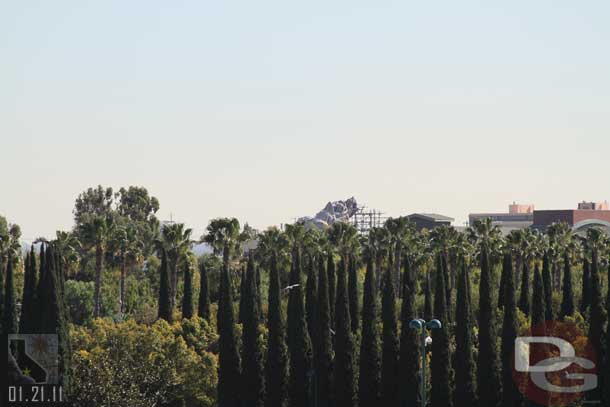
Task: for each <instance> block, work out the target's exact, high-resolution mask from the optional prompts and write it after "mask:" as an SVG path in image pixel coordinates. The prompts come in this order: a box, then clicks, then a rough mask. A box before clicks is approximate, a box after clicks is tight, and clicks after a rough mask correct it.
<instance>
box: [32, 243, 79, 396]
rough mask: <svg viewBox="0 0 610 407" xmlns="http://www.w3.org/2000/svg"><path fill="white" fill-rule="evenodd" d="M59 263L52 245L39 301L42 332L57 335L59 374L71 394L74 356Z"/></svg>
mask: <svg viewBox="0 0 610 407" xmlns="http://www.w3.org/2000/svg"><path fill="white" fill-rule="evenodd" d="M58 265H59V261H58V259H57V256H56V252H55V250H54V247H53V245H52V244H50V245H49V246H48V247H47V250H46V253H45V274H44V280H43V281H42V282H41V284H40V286H41V287H42V290H41V291H42V293H43V296H42V297H41V298H40V299H39V300H40V305H41V310H42V311H41V315H40V322H41V324H40V332H41V333H46V334H51V333H52V334H57V336H58V341H59V342H58V345H59V348H58V350H59V351H58V354H59V366H58V370H59V374H60V375H63V383H62V384H63V386H64V391H65V392H69V389H70V387H69V375H68V372H69V371H70V358H71V355H72V351H71V347H70V336H69V330H68V324H67V321H66V310H65V303H64V299H63V296H62V293H61V281H60V275H61V273H60V272H59V267H58Z"/></svg>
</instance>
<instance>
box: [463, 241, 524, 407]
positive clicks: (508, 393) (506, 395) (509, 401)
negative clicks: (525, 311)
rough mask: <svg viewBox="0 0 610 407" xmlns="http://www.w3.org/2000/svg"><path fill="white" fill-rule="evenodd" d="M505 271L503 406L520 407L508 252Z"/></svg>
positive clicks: (514, 319) (502, 350) (515, 316)
mask: <svg viewBox="0 0 610 407" xmlns="http://www.w3.org/2000/svg"><path fill="white" fill-rule="evenodd" d="M503 269H504V271H503V274H505V275H506V285H505V286H504V320H503V322H502V349H501V359H502V388H503V389H504V392H503V394H502V406H504V407H518V406H520V405H521V403H522V397H521V393H520V392H519V389H518V388H517V386H516V384H515V381H514V379H513V376H512V372H513V352H514V350H515V339H516V338H517V330H518V322H517V308H516V300H515V278H514V273H513V261H512V257H511V254H510V252H507V253H505V255H504V263H503ZM456 371H457V369H456ZM457 388H459V387H458V385H457V382H456V389H457ZM456 405H457V404H456Z"/></svg>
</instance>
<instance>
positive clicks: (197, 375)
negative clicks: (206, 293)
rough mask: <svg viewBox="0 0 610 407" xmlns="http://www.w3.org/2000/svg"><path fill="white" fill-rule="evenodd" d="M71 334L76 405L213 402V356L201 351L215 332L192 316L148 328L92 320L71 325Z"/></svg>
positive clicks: (143, 406)
mask: <svg viewBox="0 0 610 407" xmlns="http://www.w3.org/2000/svg"><path fill="white" fill-rule="evenodd" d="M185 324H186V325H185ZM199 324H201V325H200V326H197V325H199ZM71 337H72V343H73V348H74V353H73V355H72V368H73V371H74V372H75V374H73V382H72V392H71V400H73V401H75V402H76V403H77V405H81V404H80V403H82V405H91V404H93V405H98V406H103V405H112V406H116V407H139V406H140V407H150V406H154V405H161V404H165V403H170V402H174V401H176V400H178V399H187V400H189V402H190V403H191V404H190V405H192V406H193V407H195V406H196V407H208V406H210V407H211V406H214V405H216V404H215V392H216V384H217V380H218V377H217V364H218V360H217V357H216V356H215V355H213V354H212V353H210V352H208V351H206V349H207V348H209V347H210V346H211V344H212V343H213V341H214V340H215V335H214V334H213V333H212V332H210V331H209V328H208V326H207V324H206V323H205V322H203V321H201V322H200V321H199V320H198V319H197V318H193V320H190V321H188V322H186V321H185V322H183V324H180V323H175V324H173V325H169V324H168V323H167V322H165V321H164V320H159V321H158V322H156V323H155V324H154V325H152V326H147V325H142V324H137V323H136V322H135V321H133V320H128V321H124V322H119V323H113V322H111V321H109V320H102V319H97V320H94V321H93V322H92V325H91V327H90V328H86V327H82V326H72V330H71Z"/></svg>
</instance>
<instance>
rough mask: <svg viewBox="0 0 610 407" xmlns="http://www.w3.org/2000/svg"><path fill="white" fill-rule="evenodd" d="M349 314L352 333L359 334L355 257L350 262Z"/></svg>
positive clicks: (358, 302)
mask: <svg viewBox="0 0 610 407" xmlns="http://www.w3.org/2000/svg"><path fill="white" fill-rule="evenodd" d="M348 285H349V292H348V294H349V314H350V320H351V324H352V333H353V334H354V335H356V334H357V332H358V328H359V327H360V301H359V299H358V274H357V270H356V259H355V256H354V255H351V256H350V260H349V277H348Z"/></svg>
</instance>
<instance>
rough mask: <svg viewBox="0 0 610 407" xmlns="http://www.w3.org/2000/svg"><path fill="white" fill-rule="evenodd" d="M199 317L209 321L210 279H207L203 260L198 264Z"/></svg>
mask: <svg viewBox="0 0 610 407" xmlns="http://www.w3.org/2000/svg"><path fill="white" fill-rule="evenodd" d="M199 277H200V279H199V304H198V310H197V311H198V314H199V318H203V319H205V320H206V321H208V322H210V281H209V279H208V271H207V269H206V267H205V264H204V263H203V261H201V264H199Z"/></svg>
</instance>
